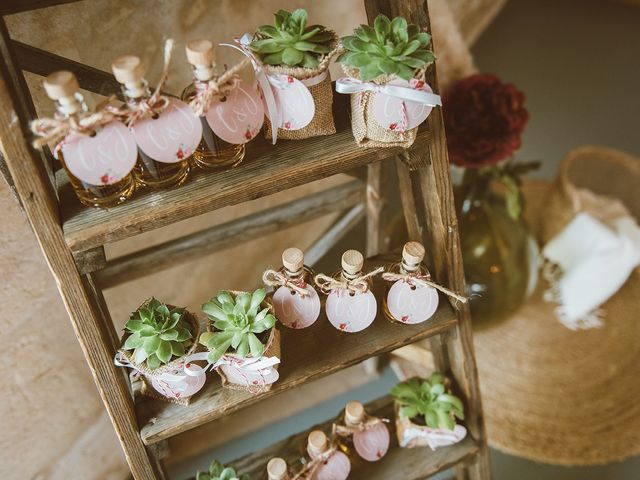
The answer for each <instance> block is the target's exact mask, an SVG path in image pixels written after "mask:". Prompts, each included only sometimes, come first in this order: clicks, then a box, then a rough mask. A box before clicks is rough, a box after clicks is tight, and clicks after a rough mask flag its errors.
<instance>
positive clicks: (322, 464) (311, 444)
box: [307, 430, 351, 480]
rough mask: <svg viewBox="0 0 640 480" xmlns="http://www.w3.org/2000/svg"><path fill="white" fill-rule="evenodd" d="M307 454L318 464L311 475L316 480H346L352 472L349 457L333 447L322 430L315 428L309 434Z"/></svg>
mask: <svg viewBox="0 0 640 480" xmlns="http://www.w3.org/2000/svg"><path fill="white" fill-rule="evenodd" d="M330 450H333V451H330ZM307 454H308V455H309V458H310V459H311V461H312V462H315V464H316V465H315V467H314V468H315V469H314V473H313V475H312V476H311V478H313V479H314V480H345V479H346V478H347V477H348V476H349V473H350V472H351V462H350V461H349V457H347V456H346V455H345V454H344V453H343V452H341V451H340V450H337V449H335V448H333V447H332V446H331V445H330V444H329V439H328V438H327V435H326V434H325V433H324V432H323V431H322V430H314V431H312V432H311V433H310V434H309V437H308V438H307Z"/></svg>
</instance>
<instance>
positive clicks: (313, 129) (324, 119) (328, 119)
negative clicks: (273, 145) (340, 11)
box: [256, 31, 341, 140]
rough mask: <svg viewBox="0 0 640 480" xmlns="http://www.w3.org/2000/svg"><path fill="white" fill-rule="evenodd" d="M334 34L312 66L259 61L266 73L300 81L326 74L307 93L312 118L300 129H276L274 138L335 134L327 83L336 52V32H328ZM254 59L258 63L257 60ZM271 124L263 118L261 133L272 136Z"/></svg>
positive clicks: (329, 87) (330, 92) (287, 138)
mask: <svg viewBox="0 0 640 480" xmlns="http://www.w3.org/2000/svg"><path fill="white" fill-rule="evenodd" d="M331 33H332V34H333V36H334V41H333V50H332V51H331V52H330V53H328V54H326V55H325V56H324V57H322V59H321V60H320V64H319V65H318V67H316V68H304V67H287V66H274V65H265V64H260V65H261V67H262V69H263V70H264V72H265V73H266V74H267V75H290V76H292V77H293V78H297V79H298V80H301V81H304V80H309V79H312V78H314V77H318V76H319V75H323V74H326V77H325V79H324V80H322V81H321V82H320V83H317V84H315V85H312V86H310V87H309V92H310V93H311V96H312V97H313V102H314V104H315V113H314V116H313V120H311V122H310V123H309V124H308V125H307V126H306V127H304V128H301V129H299V130H284V129H282V128H279V129H278V138H279V139H280V138H281V139H284V140H303V139H305V138H310V137H318V136H321V135H332V134H334V133H336V126H335V123H334V121H333V87H332V85H331V77H330V76H329V65H330V64H331V60H332V59H333V57H334V56H335V55H337V54H338V53H339V52H340V49H341V47H340V45H339V42H338V35H337V34H336V33H335V32H333V31H332V32H331ZM256 60H257V61H258V63H260V59H259V58H257V56H256ZM272 130H273V127H272V125H271V122H270V121H269V119H268V118H267V119H266V121H265V136H266V137H267V138H268V139H271V138H273V131H272Z"/></svg>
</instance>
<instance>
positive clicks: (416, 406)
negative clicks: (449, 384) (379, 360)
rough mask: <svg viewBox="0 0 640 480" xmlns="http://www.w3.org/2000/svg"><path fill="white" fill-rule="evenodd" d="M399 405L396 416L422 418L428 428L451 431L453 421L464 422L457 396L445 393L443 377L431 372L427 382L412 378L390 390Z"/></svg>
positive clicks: (462, 408)
mask: <svg viewBox="0 0 640 480" xmlns="http://www.w3.org/2000/svg"><path fill="white" fill-rule="evenodd" d="M391 395H393V396H394V397H395V400H396V402H397V403H398V405H399V406H400V416H401V417H405V418H409V419H413V418H416V417H417V418H422V419H423V420H424V422H425V424H426V425H427V426H428V427H430V428H444V429H447V430H453V428H454V427H455V425H456V422H455V418H459V419H460V420H463V419H464V407H463V405H462V402H461V401H460V399H459V398H458V397H456V396H455V395H452V394H451V393H449V392H447V390H446V387H445V385H444V376H443V375H442V374H440V373H434V374H433V375H431V376H430V377H429V378H428V379H427V380H419V379H417V378H412V379H410V380H407V381H406V382H403V383H399V384H398V385H396V386H395V387H393V388H392V389H391Z"/></svg>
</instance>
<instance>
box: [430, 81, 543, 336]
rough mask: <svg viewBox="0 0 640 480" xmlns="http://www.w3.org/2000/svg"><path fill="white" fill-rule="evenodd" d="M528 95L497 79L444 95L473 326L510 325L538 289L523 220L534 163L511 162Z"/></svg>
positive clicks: (469, 83)
mask: <svg viewBox="0 0 640 480" xmlns="http://www.w3.org/2000/svg"><path fill="white" fill-rule="evenodd" d="M524 103H525V95H524V93H522V92H521V91H520V90H518V89H517V88H516V87H515V86H514V85H512V84H507V83H503V82H502V81H501V80H500V79H499V78H498V77H496V76H494V75H486V74H476V75H472V76H470V77H467V78H465V79H463V80H461V81H460V82H458V83H457V84H455V85H454V86H453V87H452V88H451V89H450V90H449V91H447V92H446V93H445V95H444V105H445V107H444V110H443V114H444V123H445V127H446V130H447V146H448V150H449V158H450V160H451V163H452V164H454V165H456V166H458V167H462V168H464V175H463V178H462V182H461V184H460V185H459V186H458V187H457V188H456V192H455V193H456V208H457V213H458V222H459V226H460V242H461V247H462V257H463V260H464V269H465V277H466V285H467V295H468V296H469V298H470V300H471V311H472V314H473V315H472V318H473V320H474V325H476V326H478V325H483V326H486V325H490V324H492V323H494V322H497V321H500V320H502V319H505V318H508V316H509V315H510V314H512V313H513V312H515V311H516V310H517V309H518V307H519V306H520V305H521V304H522V302H523V301H524V299H525V297H526V294H527V292H528V291H530V290H531V289H532V287H534V286H535V281H536V273H537V265H536V260H535V258H536V256H537V255H536V253H537V248H536V247H535V242H533V240H532V237H531V236H530V235H529V231H528V229H527V227H526V225H525V223H524V221H523V220H522V216H521V212H522V208H523V205H522V204H523V198H522V193H521V191H520V187H521V184H522V182H521V177H522V176H523V175H524V174H526V173H528V172H530V171H532V170H535V169H536V168H538V167H539V162H515V161H514V160H513V155H514V153H515V152H516V151H517V150H518V149H519V148H520V145H521V143H522V140H521V137H522V133H523V132H524V128H525V126H526V123H527V121H528V118H529V114H528V112H527V110H526V108H525V106H524Z"/></svg>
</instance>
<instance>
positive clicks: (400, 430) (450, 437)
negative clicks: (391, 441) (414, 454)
mask: <svg viewBox="0 0 640 480" xmlns="http://www.w3.org/2000/svg"><path fill="white" fill-rule="evenodd" d="M394 409H395V414H396V435H397V436H398V445H400V446H401V447H402V448H416V447H429V448H430V449H431V450H435V449H436V448H438V447H445V446H447V445H453V444H454V443H458V442H460V441H462V440H463V439H464V438H465V437H466V436H467V429H466V428H465V427H464V426H462V425H456V426H455V428H454V429H453V430H446V429H443V428H430V427H427V426H426V425H418V424H417V423H414V422H412V421H411V420H410V419H408V418H406V417H401V416H400V407H399V406H398V404H397V403H396V404H395V405H394Z"/></svg>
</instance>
